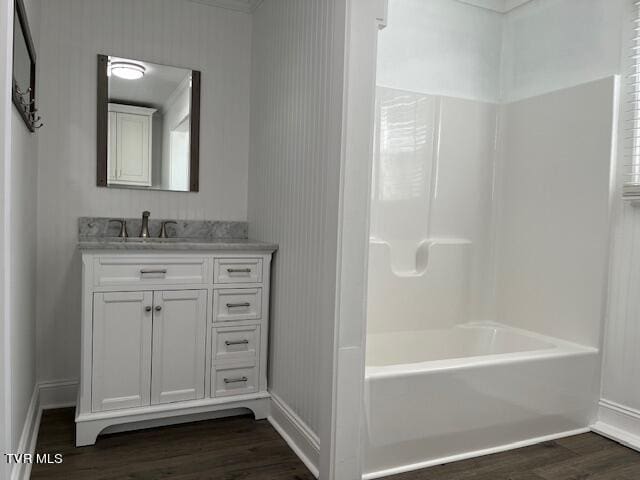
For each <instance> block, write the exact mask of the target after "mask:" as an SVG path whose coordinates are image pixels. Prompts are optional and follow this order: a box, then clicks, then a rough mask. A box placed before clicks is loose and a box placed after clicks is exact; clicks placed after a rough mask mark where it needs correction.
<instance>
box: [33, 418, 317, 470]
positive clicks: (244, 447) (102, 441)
mask: <svg viewBox="0 0 640 480" xmlns="http://www.w3.org/2000/svg"><path fill="white" fill-rule="evenodd" d="M73 419H74V409H72V408H65V409H59V410H47V411H45V412H44V414H43V416H42V421H41V423H40V433H39V435H38V442H37V446H36V452H38V453H51V454H55V453H62V454H63V458H64V461H63V463H62V464H58V465H55V464H39V465H33V470H32V472H31V478H32V479H33V480H36V479H46V480H57V479H60V480H62V479H64V480H77V479H82V480H85V479H87V480H107V479H130V480H134V479H135V480H157V479H169V478H170V479H176V480H196V479H198V480H199V479H210V480H312V479H313V478H314V476H313V475H312V474H311V473H310V472H309V471H308V470H307V468H306V467H305V466H304V464H303V463H302V462H301V461H300V460H299V459H298V457H297V456H296V455H295V454H294V453H293V452H292V451H291V449H290V448H289V446H288V445H287V444H286V443H285V442H284V440H282V438H281V437H280V435H278V433H277V432H276V431H275V430H274V429H273V427H272V426H271V425H270V424H269V423H268V422H267V421H266V420H261V421H257V422H256V421H254V420H253V417H250V416H244V417H230V418H223V419H218V420H209V421H202V422H194V423H186V424H182V425H174V426H169V427H161V428H153V429H148V430H138V431H133V432H125V433H115V434H111V435H102V436H99V437H98V441H97V443H96V444H95V445H93V446H90V447H81V448H76V447H75V446H74V428H73V427H74V420H73Z"/></svg>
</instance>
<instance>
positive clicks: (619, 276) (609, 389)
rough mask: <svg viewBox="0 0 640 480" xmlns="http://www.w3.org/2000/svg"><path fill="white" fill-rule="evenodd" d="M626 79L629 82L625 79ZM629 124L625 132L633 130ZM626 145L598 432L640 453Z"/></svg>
mask: <svg viewBox="0 0 640 480" xmlns="http://www.w3.org/2000/svg"><path fill="white" fill-rule="evenodd" d="M636 9H637V7H636V6H634V5H633V2H627V10H626V12H625V18H626V20H625V22H624V23H623V25H625V35H624V37H623V38H625V41H624V42H623V50H622V52H623V54H622V56H623V72H625V73H626V72H628V71H630V70H631V63H632V62H631V59H630V58H629V57H630V53H631V52H630V47H631V43H632V42H630V41H629V42H627V41H626V39H631V38H632V37H633V36H635V34H634V33H633V32H632V27H634V26H636V24H634V23H632V22H631V19H632V18H635V16H636V14H637V12H636ZM623 78H624V77H623ZM626 80H627V79H626V78H625V88H623V92H624V93H625V94H623V96H622V98H621V102H620V106H621V109H623V110H622V111H623V113H625V115H624V119H625V120H627V119H629V118H630V117H632V116H633V113H632V112H631V111H630V109H629V108H628V102H629V101H630V96H629V95H628V94H626V92H628V91H629V90H635V86H634V87H631V86H629V85H627V83H628V82H627V81H626ZM628 126H629V125H628V123H626V122H625V123H624V124H623V125H622V126H621V128H623V127H625V128H626V127H628ZM621 136H622V137H624V138H622V139H621V142H620V147H619V148H620V154H619V155H618V162H617V166H618V175H617V178H616V180H617V190H616V199H617V201H616V204H615V221H614V227H613V242H612V243H613V248H612V255H611V257H612V258H611V265H610V272H609V275H610V280H609V284H610V286H609V297H608V308H607V315H606V324H605V334H604V342H603V350H604V352H603V356H604V358H603V365H602V391H601V400H600V409H599V419H598V422H597V423H596V425H595V426H594V428H595V429H596V431H598V432H599V433H602V434H604V435H607V436H610V437H612V438H614V439H615V440H617V441H620V442H622V443H624V444H626V445H630V446H632V447H634V448H636V449H640V380H639V379H640V356H639V355H638V352H639V349H638V344H639V342H640V328H639V325H640V324H639V322H638V319H639V318H640V296H639V295H638V293H637V292H638V285H639V283H638V282H639V280H640V276H639V275H638V272H639V267H640V256H639V253H640V251H639V246H640V245H639V242H638V239H639V238H640V205H639V204H638V202H637V201H633V202H631V201H629V200H628V199H623V198H622V183H623V176H622V173H623V172H624V171H625V170H626V169H625V168H624V164H626V163H628V161H629V159H628V156H627V155H628V151H627V150H626V148H624V147H626V146H627V144H628V141H627V140H626V137H627V136H628V132H625V134H624V135H623V134H622V133H621Z"/></svg>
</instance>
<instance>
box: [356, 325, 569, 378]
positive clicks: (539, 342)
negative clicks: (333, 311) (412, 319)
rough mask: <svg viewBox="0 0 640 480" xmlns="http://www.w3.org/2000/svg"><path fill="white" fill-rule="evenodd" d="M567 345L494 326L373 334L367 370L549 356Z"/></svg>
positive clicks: (464, 326) (370, 338)
mask: <svg viewBox="0 0 640 480" xmlns="http://www.w3.org/2000/svg"><path fill="white" fill-rule="evenodd" d="M566 345H568V344H567V343H564V342H563V343H562V344H558V343H557V340H555V339H550V338H546V337H543V336H540V335H532V334H531V333H528V332H524V331H519V330H515V329H512V328H509V327H505V326H502V325H497V324H469V325H460V326H457V327H454V328H448V329H432V330H418V331H404V332H389V333H375V334H371V335H368V337H367V366H368V367H384V366H389V365H407V364H415V363H422V362H432V361H439V360H451V359H460V358H469V357H487V356H496V355H508V354H513V353H525V352H549V351H551V350H553V349H558V348H561V347H564V346H566Z"/></svg>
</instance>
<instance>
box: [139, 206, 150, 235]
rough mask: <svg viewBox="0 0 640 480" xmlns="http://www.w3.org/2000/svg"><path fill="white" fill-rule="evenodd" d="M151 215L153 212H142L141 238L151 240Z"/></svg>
mask: <svg viewBox="0 0 640 480" xmlns="http://www.w3.org/2000/svg"><path fill="white" fill-rule="evenodd" d="M149 215H151V212H148V211H146V210H145V211H144V212H142V228H140V238H149V237H150V235H149Z"/></svg>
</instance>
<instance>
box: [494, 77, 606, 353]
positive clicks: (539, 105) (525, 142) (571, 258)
mask: <svg viewBox="0 0 640 480" xmlns="http://www.w3.org/2000/svg"><path fill="white" fill-rule="evenodd" d="M614 89H615V79H614V78H613V77H610V78H608V79H604V80H600V81H596V82H591V83H588V84H585V85H581V86H579V87H574V88H569V89H565V90H560V91H557V92H554V93H550V94H546V95H542V96H538V97H533V98H530V99H527V100H522V101H520V102H514V103H511V104H509V105H506V106H505V107H504V112H503V116H502V122H501V123H502V125H503V131H502V139H503V151H502V154H501V158H500V164H499V166H498V172H499V181H498V196H497V199H496V205H497V211H498V214H497V218H498V219H497V229H496V240H495V242H496V244H495V249H496V264H497V281H496V298H497V312H498V313H497V320H498V321H500V322H502V323H505V324H509V325H514V326H517V327H520V328H524V329H527V330H532V331H535V332H539V333H544V334H547V335H551V336H554V337H558V338H563V339H565V340H570V341H573V342H576V343H580V344H583V345H589V346H593V347H598V346H599V345H600V331H601V326H602V320H603V312H604V299H605V292H606V286H607V283H606V279H607V275H606V272H607V261H608V252H609V221H610V217H609V213H610V212H609V210H610V203H609V202H610V171H611V165H612V161H613V158H612V142H613V140H612V132H613V129H614V126H615V125H616V123H615V121H616V120H614V108H616V107H617V106H616V104H615V101H616V96H615V93H614Z"/></svg>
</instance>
